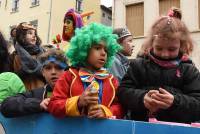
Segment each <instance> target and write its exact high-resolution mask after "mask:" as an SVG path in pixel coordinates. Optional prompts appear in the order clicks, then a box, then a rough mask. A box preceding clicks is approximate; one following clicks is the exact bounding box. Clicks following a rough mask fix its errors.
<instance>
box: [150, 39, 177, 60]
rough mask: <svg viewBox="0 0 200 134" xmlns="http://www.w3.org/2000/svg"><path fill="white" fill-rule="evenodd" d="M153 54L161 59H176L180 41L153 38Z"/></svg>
mask: <svg viewBox="0 0 200 134" xmlns="http://www.w3.org/2000/svg"><path fill="white" fill-rule="evenodd" d="M152 47H153V53H154V54H155V55H156V56H158V57H160V58H162V59H171V58H176V57H177V56H178V54H179V50H180V39H167V38H159V37H155V39H154V41H153V46H152Z"/></svg>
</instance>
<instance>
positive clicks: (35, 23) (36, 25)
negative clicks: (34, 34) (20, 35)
mask: <svg viewBox="0 0 200 134" xmlns="http://www.w3.org/2000/svg"><path fill="white" fill-rule="evenodd" d="M30 24H31V25H33V26H34V27H35V28H36V29H37V27H38V20H33V21H30Z"/></svg>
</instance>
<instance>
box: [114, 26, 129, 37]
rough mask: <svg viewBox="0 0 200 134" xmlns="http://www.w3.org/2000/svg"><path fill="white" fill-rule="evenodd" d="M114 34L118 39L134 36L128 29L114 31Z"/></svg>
mask: <svg viewBox="0 0 200 134" xmlns="http://www.w3.org/2000/svg"><path fill="white" fill-rule="evenodd" d="M113 34H117V35H118V39H121V38H123V37H126V36H132V34H131V32H130V31H129V30H128V29H127V28H116V29H114V31H113Z"/></svg>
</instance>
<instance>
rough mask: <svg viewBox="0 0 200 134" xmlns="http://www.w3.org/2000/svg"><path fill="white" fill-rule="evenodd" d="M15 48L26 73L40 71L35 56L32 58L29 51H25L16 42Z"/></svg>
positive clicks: (39, 65)
mask: <svg viewBox="0 0 200 134" xmlns="http://www.w3.org/2000/svg"><path fill="white" fill-rule="evenodd" d="M15 50H16V51H17V54H18V55H19V57H20V60H21V65H22V70H23V71H24V72H26V73H35V72H40V70H41V64H40V63H39V61H38V60H37V59H35V58H33V57H32V56H31V55H30V53H29V52H27V51H26V50H25V49H24V48H23V47H22V46H20V45H19V44H18V43H16V44H15Z"/></svg>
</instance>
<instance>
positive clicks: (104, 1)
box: [101, 0, 112, 7]
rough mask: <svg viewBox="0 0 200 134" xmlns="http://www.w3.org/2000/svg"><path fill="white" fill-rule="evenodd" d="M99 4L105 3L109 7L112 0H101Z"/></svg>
mask: <svg viewBox="0 0 200 134" xmlns="http://www.w3.org/2000/svg"><path fill="white" fill-rule="evenodd" d="M101 4H102V5H105V6H107V7H111V6H112V0H101Z"/></svg>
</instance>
